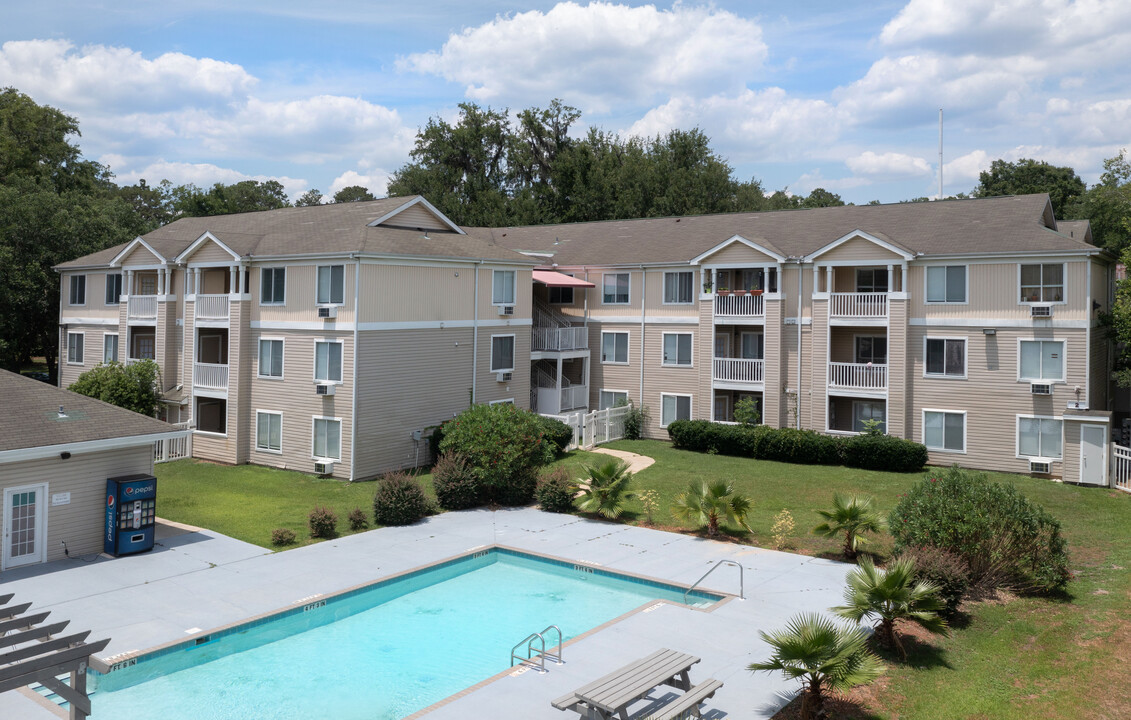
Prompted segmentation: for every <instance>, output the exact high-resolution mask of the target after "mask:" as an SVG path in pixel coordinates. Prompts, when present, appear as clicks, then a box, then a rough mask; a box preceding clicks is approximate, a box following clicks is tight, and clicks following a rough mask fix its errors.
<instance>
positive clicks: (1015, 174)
mask: <svg viewBox="0 0 1131 720" xmlns="http://www.w3.org/2000/svg"><path fill="white" fill-rule="evenodd" d="M1086 190H1087V186H1086V185H1085V184H1084V181H1083V180H1081V179H1080V176H1079V175H1077V174H1076V171H1075V170H1073V169H1072V168H1070V167H1058V166H1056V165H1050V164H1048V163H1047V162H1044V161H1043V160H1030V159H1025V158H1022V159H1021V160H1018V161H1017V162H1009V161H1007V160H994V161H993V162H992V163H990V169H989V171H986V172H982V173H980V174H979V175H978V187H976V188H975V189H974V197H994V196H998V195H1028V194H1031V193H1048V194H1049V199H1050V200H1051V201H1052V210H1053V213H1055V214H1056V217H1057V218H1060V219H1064V218H1065V214H1064V213H1065V210H1066V209H1067V208H1068V207H1069V206H1071V205H1073V204H1074V203H1075V202H1076V201H1077V200H1078V199H1079V198H1080V196H1082V195H1083V194H1084V192H1085V191H1086Z"/></svg>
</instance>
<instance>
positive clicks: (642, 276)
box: [629, 265, 663, 413]
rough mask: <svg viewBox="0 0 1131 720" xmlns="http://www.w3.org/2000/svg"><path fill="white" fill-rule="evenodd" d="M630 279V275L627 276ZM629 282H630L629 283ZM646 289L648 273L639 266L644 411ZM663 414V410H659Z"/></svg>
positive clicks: (641, 370)
mask: <svg viewBox="0 0 1131 720" xmlns="http://www.w3.org/2000/svg"><path fill="white" fill-rule="evenodd" d="M629 277H630V278H631V277H632V276H631V275H630V276H629ZM630 282H631V281H630ZM647 289H648V273H646V272H644V266H643V265H641V266H640V408H641V409H642V410H643V409H644V308H645V305H646V303H645V302H644V296H645V291H646V290H647ZM660 412H661V413H663V408H660Z"/></svg>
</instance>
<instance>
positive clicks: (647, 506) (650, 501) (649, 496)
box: [636, 490, 660, 525]
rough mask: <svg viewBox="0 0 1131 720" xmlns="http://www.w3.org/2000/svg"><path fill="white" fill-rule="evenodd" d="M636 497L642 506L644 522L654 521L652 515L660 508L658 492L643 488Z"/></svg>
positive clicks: (650, 522) (649, 523)
mask: <svg viewBox="0 0 1131 720" xmlns="http://www.w3.org/2000/svg"><path fill="white" fill-rule="evenodd" d="M636 497H637V499H638V500H639V501H640V505H641V506H642V507H643V508H644V522H645V523H646V524H648V525H651V524H652V523H653V522H654V521H653V519H652V518H653V516H654V515H655V514H656V511H657V510H659V509H660V493H658V492H656V491H655V490H644V491H643V492H641V493H640V494H639V495H637V496H636Z"/></svg>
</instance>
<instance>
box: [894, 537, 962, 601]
mask: <svg viewBox="0 0 1131 720" xmlns="http://www.w3.org/2000/svg"><path fill="white" fill-rule="evenodd" d="M900 557H906V558H910V559H911V560H912V561H913V562H914V563H915V579H916V580H920V581H926V582H929V583H931V584H932V585H934V586H935V587H937V588H938V594H939V597H940V598H941V599H942V601H943V602H944V603H946V610H945V611H944V615H945V616H946V617H949V618H953V617H954V616H955V615H957V614H958V606H959V605H961V604H962V599H963V598H965V597H966V593H967V592H969V591H970V571H969V570H967V569H966V563H965V562H963V561H962V558H960V557H958V556H957V555H955V554H954V553H952V552H950V551H949V550H944V549H942V548H937V547H931V546H929V545H928V546H922V547H909V548H905V549H904V550H903V552H902V554H901V555H900Z"/></svg>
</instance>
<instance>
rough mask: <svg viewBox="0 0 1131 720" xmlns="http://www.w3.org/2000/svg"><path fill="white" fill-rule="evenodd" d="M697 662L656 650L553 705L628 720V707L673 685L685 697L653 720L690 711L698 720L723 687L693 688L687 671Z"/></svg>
mask: <svg viewBox="0 0 1131 720" xmlns="http://www.w3.org/2000/svg"><path fill="white" fill-rule="evenodd" d="M697 662H699V658H697V657H695V656H694V655H688V654H687V653H681V652H676V651H675V650H668V649H666V648H665V649H662V650H657V651H656V652H654V653H652V654H651V655H649V656H648V657H644V658H640V659H639V660H637V661H635V662H632V663H629V664H628V665H625V666H624V667H622V668H620V669H619V670H615V671H613V672H611V673H609V674H608V675H606V676H604V677H602V678H599V679H597V680H594V681H593V682H591V683H589V684H588V685H583V686H582V687H580V688H578V689H577V690H574V691H573V692H571V693H569V694H568V695H563V696H562V697H560V698H558V699H557V700H554V701H553V702H552V703H551V705H553V706H554V707H555V708H557V709H558V710H574V711H576V712H577V713H578V714H580V715H581V716H583V717H586V718H589V719H590V720H608V719H609V718H613V717H616V716H617V715H619V716H620V717H621V720H628V717H629V716H628V706H629V705H631V704H632V703H633V702H635V701H637V700H639V699H641V698H643V697H644V696H645V695H647V694H648V693H650V692H651V691H652V690H653V689H655V688H656V687H658V686H660V685H670V686H671V687H674V688H676V689H678V690H683V691H684V693H683V695H681V696H680V697H679V698H677V699H676V700H675V701H673V702H672V703H670V704H668V705H666V706H664V707H663V708H662V709H661V711H660V714H658V715H655V714H654V715H652V716H651V717H653V718H655V720H674V719H675V718H679V717H682V716H683V714H684V713H686V712H688V711H690V712H692V713H693V714H695V715H696V716H699V703H701V702H703V701H704V700H706V699H707V698H709V697H712V696H713V695H714V694H715V691H716V690H718V689H719V688H720V687H722V685H723V684H722V683H721V682H719V681H718V680H714V679H710V680H706V681H704V682H702V683H700V684H699V685H696V686H695V687H692V686H691V680H690V679H689V678H688V671H689V670H690V669H691V666H692V665H694V664H695V663H697Z"/></svg>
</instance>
